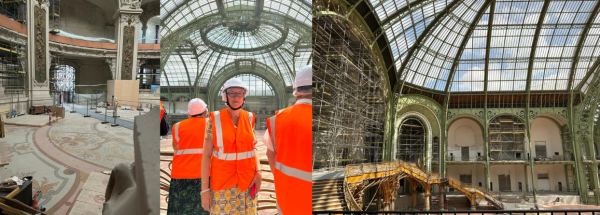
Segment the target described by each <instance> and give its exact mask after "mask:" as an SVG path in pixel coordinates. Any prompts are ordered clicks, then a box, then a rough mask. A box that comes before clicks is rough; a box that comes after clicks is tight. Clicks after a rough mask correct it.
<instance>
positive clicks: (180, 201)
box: [167, 178, 209, 215]
mask: <svg viewBox="0 0 600 215" xmlns="http://www.w3.org/2000/svg"><path fill="white" fill-rule="evenodd" d="M200 191H202V181H201V180H200V179H175V178H172V179H171V187H170V188H169V207H168V209H167V214H177V215H185V214H189V215H192V214H194V215H195V214H201V215H208V214H209V213H208V211H205V210H204V209H203V208H202V201H201V199H200V197H201V195H200Z"/></svg>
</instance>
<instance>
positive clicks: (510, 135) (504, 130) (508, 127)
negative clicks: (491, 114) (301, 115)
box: [489, 115, 526, 161]
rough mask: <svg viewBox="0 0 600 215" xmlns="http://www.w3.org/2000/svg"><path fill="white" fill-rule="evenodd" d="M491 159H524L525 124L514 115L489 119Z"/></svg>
mask: <svg viewBox="0 0 600 215" xmlns="http://www.w3.org/2000/svg"><path fill="white" fill-rule="evenodd" d="M489 130H490V131H489V142H490V143H489V147H490V158H491V160H497V161H498V160H525V159H526V157H525V155H524V153H523V152H524V150H523V149H524V148H525V125H524V123H523V121H522V120H521V119H519V118H518V117H516V116H514V115H501V116H498V117H496V118H494V119H492V120H491V121H490V128H489Z"/></svg>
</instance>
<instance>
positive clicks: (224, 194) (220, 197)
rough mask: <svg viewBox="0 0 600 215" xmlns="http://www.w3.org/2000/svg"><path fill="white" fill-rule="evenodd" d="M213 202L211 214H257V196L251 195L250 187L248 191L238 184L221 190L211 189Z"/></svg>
mask: <svg viewBox="0 0 600 215" xmlns="http://www.w3.org/2000/svg"><path fill="white" fill-rule="evenodd" d="M211 193H212V203H211V206H212V208H211V211H210V214H211V215H233V214H235V215H255V214H258V213H257V212H256V205H257V202H256V198H255V199H252V198H251V197H250V189H247V190H246V191H240V190H239V189H238V187H237V186H235V187H232V188H229V189H224V190H219V191H211Z"/></svg>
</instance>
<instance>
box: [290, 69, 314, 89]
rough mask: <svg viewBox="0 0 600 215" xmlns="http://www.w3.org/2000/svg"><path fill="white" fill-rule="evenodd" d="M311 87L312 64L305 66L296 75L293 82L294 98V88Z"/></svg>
mask: <svg viewBox="0 0 600 215" xmlns="http://www.w3.org/2000/svg"><path fill="white" fill-rule="evenodd" d="M310 85H312V64H309V65H306V66H304V67H302V69H300V71H298V72H297V73H296V80H294V96H295V95H296V94H297V92H296V91H297V90H296V88H298V87H303V86H310Z"/></svg>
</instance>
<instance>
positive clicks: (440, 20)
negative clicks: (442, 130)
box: [370, 0, 600, 92]
mask: <svg viewBox="0 0 600 215" xmlns="http://www.w3.org/2000/svg"><path fill="white" fill-rule="evenodd" d="M370 4H371V6H372V7H373V9H374V11H375V14H376V16H377V18H378V19H379V21H380V23H381V26H382V27H383V28H384V29H385V36H386V37H387V40H388V41H389V45H390V50H391V52H392V55H393V58H394V63H395V66H396V69H397V76H399V77H400V80H403V81H405V82H406V83H409V84H412V85H417V86H420V87H424V88H426V89H429V90H433V91H442V92H463V91H526V90H531V91H560V90H571V89H574V90H581V91H582V92H585V91H586V90H587V87H588V84H589V81H590V79H591V77H590V73H591V72H593V71H592V70H595V68H593V65H594V62H595V61H596V60H597V59H598V56H599V55H600V40H599V38H600V16H598V9H599V7H598V6H599V5H598V4H600V3H599V1H593V0H589V1H588V0H584V1H581V0H563V1H555V0H548V1H541V0H537V1H536V0H531V1H530V0H526V1H525V0H496V1H490V0H488V1H486V0H469V1H465V0H460V1H458V0H370ZM486 77H487V81H488V82H487V83H488V84H487V86H486V85H485V84H484V82H485V80H486ZM486 87H487V88H486Z"/></svg>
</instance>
